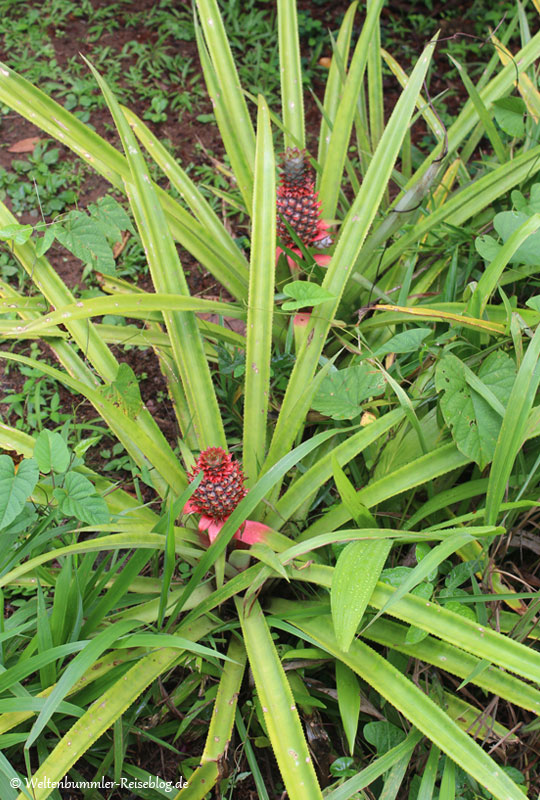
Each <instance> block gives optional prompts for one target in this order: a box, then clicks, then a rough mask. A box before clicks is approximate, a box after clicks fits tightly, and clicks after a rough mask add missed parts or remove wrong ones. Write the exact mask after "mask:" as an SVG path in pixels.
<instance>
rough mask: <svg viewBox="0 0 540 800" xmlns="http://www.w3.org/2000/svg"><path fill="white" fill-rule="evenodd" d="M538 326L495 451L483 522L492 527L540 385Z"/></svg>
mask: <svg viewBox="0 0 540 800" xmlns="http://www.w3.org/2000/svg"><path fill="white" fill-rule="evenodd" d="M539 358H540V326H539V327H538V328H537V329H536V332H535V334H534V336H533V338H532V339H531V341H530V343H529V346H528V348H527V352H526V353H525V356H524V358H523V361H522V362H521V366H520V368H519V370H518V374H517V376H516V380H515V382H514V386H513V388H512V392H511V394H510V397H509V399H508V405H507V407H506V413H505V415H504V419H503V421H502V426H501V431H500V433H499V437H498V439H497V445H496V447H495V455H494V456H493V462H492V464H491V471H490V474H489V481H488V488H487V495H486V522H487V523H488V524H493V523H494V522H495V521H496V519H497V516H498V513H499V507H500V504H501V502H502V500H503V497H504V492H505V489H506V485H507V483H508V479H509V478H510V474H511V472H512V468H513V466H514V461H515V459H516V456H517V454H518V452H519V450H520V449H521V447H522V445H523V442H524V439H525V433H526V429H527V422H528V418H529V413H530V410H531V408H532V405H533V403H534V398H535V396H536V392H537V389H538V385H539V383H540V369H539V368H538V359H539Z"/></svg>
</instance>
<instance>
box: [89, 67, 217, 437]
mask: <svg viewBox="0 0 540 800" xmlns="http://www.w3.org/2000/svg"><path fill="white" fill-rule="evenodd" d="M90 69H91V70H92V73H93V75H94V77H95V78H96V80H97V82H98V84H99V87H100V89H101V91H102V92H103V95H104V97H105V99H106V101H107V105H108V106H109V109H110V111H111V114H112V116H113V119H114V121H115V124H116V127H117V129H118V132H119V134H120V138H121V140H122V144H123V147H124V150H125V153H126V158H127V161H128V164H129V167H130V172H131V176H130V179H129V180H126V181H125V188H126V193H127V195H128V199H129V201H130V205H131V208H132V210H133V214H134V216H135V221H136V223H137V227H138V230H139V233H140V235H141V239H142V242H143V245H144V247H145V251H146V256H147V259H148V265H149V267H150V271H151V274H152V281H153V283H154V286H155V288H156V291H157V292H160V291H162V292H165V293H167V292H169V293H172V294H184V295H189V289H188V286H187V282H186V279H185V276H184V273H183V271H182V267H181V264H180V259H179V257H178V253H177V250H176V248H175V246H174V242H173V239H172V236H171V235H170V233H169V230H168V228H167V223H166V220H165V216H164V213H163V211H162V209H161V206H160V205H159V202H158V199H157V197H156V194H155V191H154V189H153V186H152V182H151V180H150V176H149V173H148V170H147V167H146V164H145V162H144V159H143V157H142V154H141V151H140V149H139V146H138V144H137V140H136V139H135V136H134V134H133V132H132V130H131V128H130V127H129V124H128V122H127V120H126V118H125V117H124V115H123V114H122V111H121V109H120V106H119V104H118V102H117V100H116V98H115V97H114V95H113V94H112V92H111V90H110V89H109V87H108V85H107V83H106V81H105V80H104V79H103V78H102V77H101V75H100V74H99V73H98V72H97V70H96V69H95V68H94V67H93V66H92V65H90ZM164 319H165V324H166V326H167V330H168V333H169V335H170V338H171V346H172V350H173V353H174V358H175V361H176V365H177V368H178V370H179V373H180V375H181V376H182V383H183V387H184V390H185V393H186V398H187V401H188V404H189V407H190V411H191V414H192V418H193V424H194V428H195V433H196V435H197V437H198V439H199V441H200V443H201V449H204V448H205V447H216V446H222V447H224V446H226V441H225V432H224V430H223V423H222V420H221V416H220V413H219V408H218V404H217V400H216V395H215V391H214V387H213V384H212V379H211V377H210V371H209V368H208V364H207V361H206V358H205V356H204V350H203V347H202V342H201V338H200V335H199V330H198V327H197V321H196V319H195V316H194V315H193V314H192V313H191V312H187V311H186V312H183V313H178V312H172V313H166V314H164Z"/></svg>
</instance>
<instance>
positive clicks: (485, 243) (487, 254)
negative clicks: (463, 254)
mask: <svg viewBox="0 0 540 800" xmlns="http://www.w3.org/2000/svg"><path fill="white" fill-rule="evenodd" d="M474 246H475V248H476V252H477V253H478V254H479V255H481V256H482V258H483V259H485V260H486V261H487V262H488V263H491V262H492V261H493V260H494V259H495V258H496V256H497V255H498V253H499V252H500V250H501V245H500V244H499V243H498V242H497V240H496V239H494V238H493V236H488V235H487V234H485V235H484V236H477V237H476V239H475V240H474Z"/></svg>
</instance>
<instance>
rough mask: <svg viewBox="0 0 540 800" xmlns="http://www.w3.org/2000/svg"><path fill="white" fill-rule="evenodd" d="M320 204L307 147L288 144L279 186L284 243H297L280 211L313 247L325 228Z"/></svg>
mask: <svg viewBox="0 0 540 800" xmlns="http://www.w3.org/2000/svg"><path fill="white" fill-rule="evenodd" d="M320 206H321V204H320V202H319V201H318V200H317V193H316V192H315V183H314V181H313V177H312V174H311V170H310V168H309V166H308V164H307V163H306V152H305V150H299V149H298V148H297V147H288V148H287V149H286V150H285V153H284V154H283V160H282V162H281V179H280V185H279V187H278V190H277V211H278V218H277V235H278V237H279V238H280V239H281V240H282V241H283V242H284V244H286V245H287V246H288V247H294V246H295V243H294V242H293V240H292V239H291V236H290V234H289V231H288V230H287V227H286V225H285V224H284V222H283V220H282V219H281V216H280V215H283V217H284V218H285V219H286V220H287V222H288V223H289V225H290V226H291V227H292V228H293V230H294V232H295V233H296V235H297V236H298V238H299V239H301V240H302V242H303V243H304V244H305V245H306V247H310V246H311V245H313V244H315V243H316V239H317V238H318V237H319V235H320V232H321V225H320V222H321V221H320V213H321V212H320ZM328 243H331V241H330V242H328ZM324 246H325V247H326V246H328V244H325V245H324Z"/></svg>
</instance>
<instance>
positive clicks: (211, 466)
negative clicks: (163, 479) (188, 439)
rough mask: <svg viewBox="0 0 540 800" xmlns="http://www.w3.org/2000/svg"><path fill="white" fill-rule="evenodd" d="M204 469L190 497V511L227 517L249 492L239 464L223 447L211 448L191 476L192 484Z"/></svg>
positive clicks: (217, 517) (201, 455)
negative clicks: (201, 477) (200, 479)
mask: <svg viewBox="0 0 540 800" xmlns="http://www.w3.org/2000/svg"><path fill="white" fill-rule="evenodd" d="M201 470H202V472H203V479H202V481H201V482H200V484H199V485H198V486H197V488H196V489H195V491H194V493H193V494H192V496H191V499H190V508H191V511H195V512H196V513H197V514H204V516H206V517H210V518H211V519H213V520H224V519H226V518H227V517H228V516H229V515H230V514H232V512H233V511H234V509H235V508H236V506H237V505H238V503H239V502H240V500H242V498H243V497H245V496H246V494H247V489H246V488H245V486H244V474H243V472H242V470H241V468H240V465H239V463H238V462H237V461H235V460H234V458H233V457H232V456H231V455H230V454H229V453H226V452H225V450H223V448H222V447H208V448H207V449H206V450H204V451H203V452H202V453H201V454H200V456H199V458H198V459H197V462H196V464H195V466H194V468H193V471H192V472H191V473H190V474H189V475H188V479H189V481H190V483H191V481H193V480H194V479H195V478H196V476H197V475H198V474H199V472H201Z"/></svg>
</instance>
